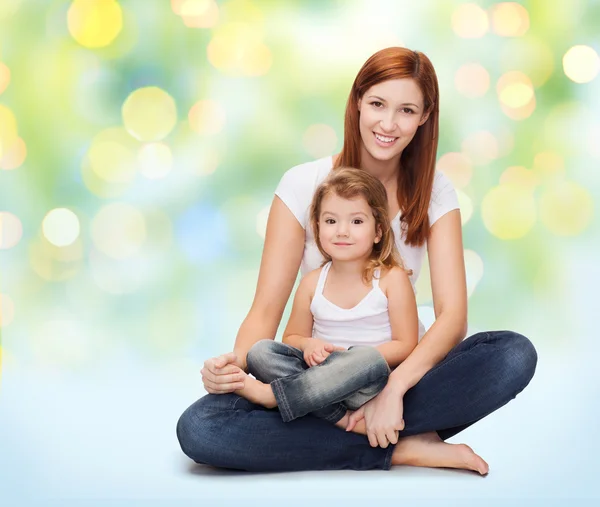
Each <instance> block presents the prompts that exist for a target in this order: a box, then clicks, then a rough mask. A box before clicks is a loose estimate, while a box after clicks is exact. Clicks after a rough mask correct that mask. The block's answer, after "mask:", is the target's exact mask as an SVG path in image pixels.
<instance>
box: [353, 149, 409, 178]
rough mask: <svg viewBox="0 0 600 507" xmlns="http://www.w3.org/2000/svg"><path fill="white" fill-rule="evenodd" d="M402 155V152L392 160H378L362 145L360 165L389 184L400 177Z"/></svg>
mask: <svg viewBox="0 0 600 507" xmlns="http://www.w3.org/2000/svg"><path fill="white" fill-rule="evenodd" d="M400 156H401V154H399V155H398V156H396V157H394V158H392V159H390V160H377V159H376V158H374V157H373V156H372V155H371V154H370V153H369V152H368V151H367V149H366V148H365V147H364V146H361V149H360V165H361V166H362V168H363V169H364V170H365V171H368V172H369V173H370V174H372V175H373V176H375V177H376V178H377V179H378V180H379V181H381V183H383V184H384V185H386V186H387V185H389V184H390V183H391V182H395V181H397V179H398V171H399V170H400V164H399V162H400Z"/></svg>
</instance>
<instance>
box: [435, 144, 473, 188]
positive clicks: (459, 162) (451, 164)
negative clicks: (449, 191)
mask: <svg viewBox="0 0 600 507" xmlns="http://www.w3.org/2000/svg"><path fill="white" fill-rule="evenodd" d="M437 169H438V170H439V171H442V172H443V173H444V174H445V175H446V176H447V177H448V178H450V181H452V184H453V185H454V187H455V188H464V187H466V186H467V185H468V184H469V182H470V181H471V177H472V176H473V166H472V164H471V161H470V160H469V157H467V156H466V155H464V154H462V153H455V152H449V153H444V154H443V155H442V156H441V157H440V159H439V160H438V161H437Z"/></svg>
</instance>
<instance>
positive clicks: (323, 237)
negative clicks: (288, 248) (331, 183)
mask: <svg viewBox="0 0 600 507" xmlns="http://www.w3.org/2000/svg"><path fill="white" fill-rule="evenodd" d="M319 240H320V241H321V246H322V247H323V250H325V251H326V252H327V253H328V254H329V256H330V257H331V258H332V259H333V260H338V261H352V260H358V259H362V258H364V259H367V258H368V257H369V255H370V254H371V251H372V250H373V244H374V243H377V242H379V241H380V240H381V234H380V231H378V228H377V225H376V223H375V217H374V216H373V211H372V210H371V207H370V206H369V204H368V203H367V201H366V200H365V199H364V198H363V197H356V198H355V199H343V198H341V197H339V196H338V195H335V194H328V195H326V196H325V197H324V198H323V201H322V202H321V216H320V217H319Z"/></svg>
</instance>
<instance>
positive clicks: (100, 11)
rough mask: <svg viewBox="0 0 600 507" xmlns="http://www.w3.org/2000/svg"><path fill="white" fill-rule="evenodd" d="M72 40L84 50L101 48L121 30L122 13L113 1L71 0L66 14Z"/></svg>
mask: <svg viewBox="0 0 600 507" xmlns="http://www.w3.org/2000/svg"><path fill="white" fill-rule="evenodd" d="M67 24H68V27H69V32H70V33H71V35H72V36H73V38H74V39H75V40H76V41H77V42H78V43H79V44H81V45H82V46H84V47H86V48H101V47H105V46H108V45H109V44H110V43H111V42H113V41H114V40H115V38H116V37H117V35H119V33H120V32H121V29H122V28H123V12H122V11H121V6H120V5H119V4H118V3H117V2H116V1H115V0H73V3H72V4H71V7H69V11H68V13H67Z"/></svg>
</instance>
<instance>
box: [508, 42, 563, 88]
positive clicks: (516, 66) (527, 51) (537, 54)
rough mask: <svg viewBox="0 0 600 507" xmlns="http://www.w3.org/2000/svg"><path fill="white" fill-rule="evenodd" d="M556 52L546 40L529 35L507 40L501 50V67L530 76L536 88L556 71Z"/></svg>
mask: <svg viewBox="0 0 600 507" xmlns="http://www.w3.org/2000/svg"><path fill="white" fill-rule="evenodd" d="M554 59H555V58H554V53H553V52H552V48H551V47H550V46H549V45H548V44H547V42H546V41H544V40H541V39H538V38H536V37H534V36H531V35H527V36H525V37H520V38H516V39H510V40H507V41H506V42H505V43H504V44H503V46H502V48H501V50H500V62H501V68H502V70H503V71H505V72H507V71H508V72H511V71H519V72H521V73H522V74H525V75H527V76H528V78H529V79H531V82H532V83H533V85H534V86H535V87H536V88H539V87H540V86H542V85H543V84H544V83H546V81H548V78H549V77H550V76H551V75H552V73H553V72H554Z"/></svg>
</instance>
